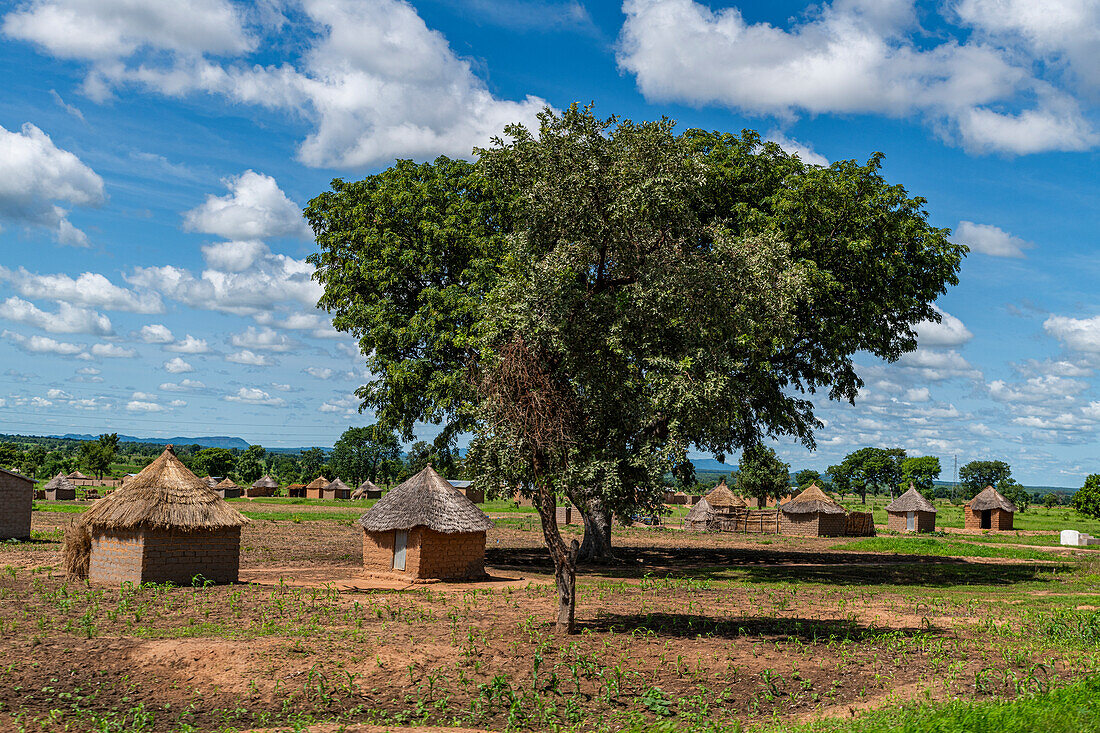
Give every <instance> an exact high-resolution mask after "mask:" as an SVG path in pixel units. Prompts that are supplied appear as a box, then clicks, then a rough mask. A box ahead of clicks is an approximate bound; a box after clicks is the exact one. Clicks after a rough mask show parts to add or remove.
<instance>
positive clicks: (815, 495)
mask: <svg viewBox="0 0 1100 733" xmlns="http://www.w3.org/2000/svg"><path fill="white" fill-rule="evenodd" d="M780 509H782V510H783V511H784V512H786V513H787V514H817V513H820V514H844V507H842V506H841V505H840V504H837V503H836V502H835V501H833V500H832V499H831V498H829V495H828V494H826V493H825V492H824V491H822V490H821V487H820V486H818V485H817V484H816V483H813V484H810V485H809V486H807V487H806V489H805V490H804V491H803V492H802V493H801V494H799V495H798V496H796V497H795V498H793V499H791V500H790V501H788V502H787V503H786V504H784V505H783V506H782V507H780Z"/></svg>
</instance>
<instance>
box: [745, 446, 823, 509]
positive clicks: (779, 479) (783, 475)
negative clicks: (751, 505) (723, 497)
mask: <svg viewBox="0 0 1100 733" xmlns="http://www.w3.org/2000/svg"><path fill="white" fill-rule="evenodd" d="M799 473H802V472H801V471H800V472H799ZM811 483H812V482H811ZM807 485H808V484H807ZM737 488H738V489H739V490H740V491H741V493H742V494H746V495H748V496H752V497H755V498H757V499H759V500H760V506H765V505H766V503H767V500H768V499H779V498H781V497H784V496H787V495H788V494H790V493H791V467H790V465H789V464H787V463H784V462H783V461H781V460H779V456H777V455H776V454H775V451H774V450H772V449H771V448H769V447H768V446H765V445H753V446H749V447H748V448H746V449H745V450H744V452H743V453H742V454H741V461H740V464H739V465H738V467H737Z"/></svg>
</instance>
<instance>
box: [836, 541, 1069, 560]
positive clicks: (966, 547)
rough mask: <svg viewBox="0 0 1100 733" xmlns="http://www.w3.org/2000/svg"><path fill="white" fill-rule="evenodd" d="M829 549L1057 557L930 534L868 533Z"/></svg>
mask: <svg viewBox="0 0 1100 733" xmlns="http://www.w3.org/2000/svg"><path fill="white" fill-rule="evenodd" d="M829 549H831V550H858V551H861V552H885V553H890V554H894V555H934V556H937V557H1007V558H1012V559H1015V560H1050V561H1056V560H1059V559H1061V558H1059V557H1057V556H1056V555H1052V554H1051V553H1049V552H1043V551H1041V550H1029V549H1026V548H1023V547H997V546H987V545H981V544H974V543H970V542H960V541H958V540H949V539H942V540H941V539H936V538H934V537H868V538H867V539H863V540H856V541H854V542H844V543H841V544H839V545H833V546H832V547H830V548H829Z"/></svg>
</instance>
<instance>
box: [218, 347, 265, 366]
mask: <svg viewBox="0 0 1100 733" xmlns="http://www.w3.org/2000/svg"><path fill="white" fill-rule="evenodd" d="M225 360H226V361H230V362H233V363H234V364H244V365H245V366H272V365H274V364H276V363H277V362H276V361H275V360H274V359H272V358H271V357H269V356H268V355H267V354H257V353H256V352H254V351H250V350H248V349H241V350H240V351H235V352H233V353H232V354H229V355H228V356H226V357H225Z"/></svg>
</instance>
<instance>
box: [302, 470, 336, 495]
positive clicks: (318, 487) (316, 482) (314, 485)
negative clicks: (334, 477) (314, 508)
mask: <svg viewBox="0 0 1100 733" xmlns="http://www.w3.org/2000/svg"><path fill="white" fill-rule="evenodd" d="M331 483H332V482H331V481H329V480H328V479H327V478H325V477H324V476H318V477H317V478H315V479H313V480H312V481H310V482H309V483H308V484H306V496H307V497H309V498H310V499H320V498H322V496H323V494H324V491H325V487H326V486H328V485H329V484H331Z"/></svg>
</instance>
